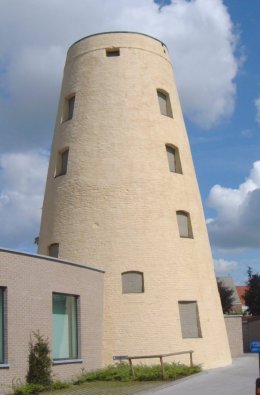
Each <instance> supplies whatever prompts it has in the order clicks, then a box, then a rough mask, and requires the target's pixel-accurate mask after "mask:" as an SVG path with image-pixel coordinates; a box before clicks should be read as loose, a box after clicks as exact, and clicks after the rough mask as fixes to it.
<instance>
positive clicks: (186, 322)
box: [178, 301, 202, 339]
mask: <svg viewBox="0 0 260 395" xmlns="http://www.w3.org/2000/svg"><path fill="white" fill-rule="evenodd" d="M178 304H179V313H180V322H181V332H182V337H183V338H184V339H192V338H200V337H202V334H201V327H200V319H199V310H198V305H197V302H196V301H180V302H178Z"/></svg>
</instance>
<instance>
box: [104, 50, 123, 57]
mask: <svg viewBox="0 0 260 395" xmlns="http://www.w3.org/2000/svg"><path fill="white" fill-rule="evenodd" d="M106 56H107V57H108V58H112V57H114V56H120V49H119V48H111V49H106Z"/></svg>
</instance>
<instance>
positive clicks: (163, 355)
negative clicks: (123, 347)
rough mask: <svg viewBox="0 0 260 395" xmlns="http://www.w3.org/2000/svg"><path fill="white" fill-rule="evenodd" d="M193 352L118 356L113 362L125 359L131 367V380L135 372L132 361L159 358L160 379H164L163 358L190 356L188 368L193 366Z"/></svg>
mask: <svg viewBox="0 0 260 395" xmlns="http://www.w3.org/2000/svg"><path fill="white" fill-rule="evenodd" d="M193 352H194V351H193V350H189V351H179V352H172V353H169V354H155V355H133V356H122V357H120V356H118V357H114V359H115V360H120V361H122V360H123V359H127V360H128V362H129V365H130V367H131V371H132V376H133V379H135V378H136V376H135V371H134V366H133V362H132V361H133V359H147V358H159V359H160V365H161V372H162V379H163V380H164V379H165V371H164V364H163V358H165V357H171V356H173V355H182V354H190V366H193V360H192V354H193Z"/></svg>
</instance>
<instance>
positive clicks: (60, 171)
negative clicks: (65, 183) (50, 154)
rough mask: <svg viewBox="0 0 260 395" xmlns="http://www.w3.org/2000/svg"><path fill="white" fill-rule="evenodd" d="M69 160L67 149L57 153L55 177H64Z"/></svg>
mask: <svg viewBox="0 0 260 395" xmlns="http://www.w3.org/2000/svg"><path fill="white" fill-rule="evenodd" d="M68 159H69V148H66V149H63V150H62V151H60V152H59V153H58V159H57V166H56V177H57V176H64V175H65V174H66V173H67V168H68Z"/></svg>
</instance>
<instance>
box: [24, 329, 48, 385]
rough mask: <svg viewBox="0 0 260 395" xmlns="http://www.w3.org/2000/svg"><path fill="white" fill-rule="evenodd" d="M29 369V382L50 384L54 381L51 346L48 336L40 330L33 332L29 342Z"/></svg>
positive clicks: (27, 379)
mask: <svg viewBox="0 0 260 395" xmlns="http://www.w3.org/2000/svg"><path fill="white" fill-rule="evenodd" d="M28 363H29V367H28V371H27V375H26V381H27V383H29V384H41V385H44V386H48V385H50V384H51V382H52V373H51V366H52V361H51V358H50V347H49V341H48V339H47V338H44V337H43V336H42V335H40V333H39V331H37V332H33V337H32V338H31V340H30V342H29V357H28Z"/></svg>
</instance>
